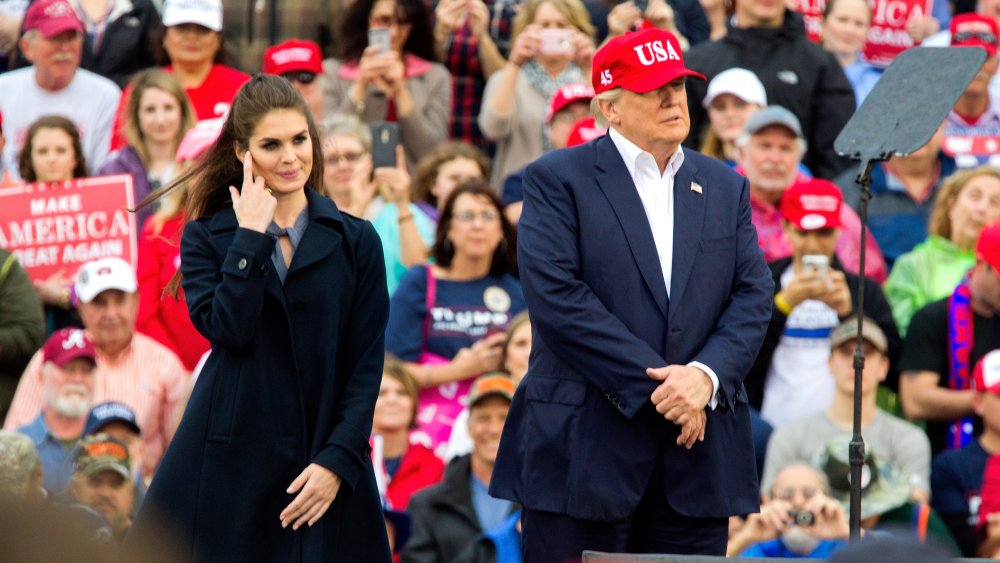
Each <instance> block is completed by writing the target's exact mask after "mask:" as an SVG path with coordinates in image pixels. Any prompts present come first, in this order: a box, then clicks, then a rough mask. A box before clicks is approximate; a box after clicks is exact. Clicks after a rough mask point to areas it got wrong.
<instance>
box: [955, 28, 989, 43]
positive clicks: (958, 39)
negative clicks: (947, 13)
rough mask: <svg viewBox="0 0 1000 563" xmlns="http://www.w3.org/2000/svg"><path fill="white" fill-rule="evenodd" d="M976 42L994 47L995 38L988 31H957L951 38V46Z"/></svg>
mask: <svg viewBox="0 0 1000 563" xmlns="http://www.w3.org/2000/svg"><path fill="white" fill-rule="evenodd" d="M973 40H974V41H978V42H979V43H983V44H985V45H996V44H997V36H996V35H993V34H992V33H990V32H989V31H959V32H958V33H956V34H955V35H952V36H951V42H952V44H958V43H965V42H967V41H973Z"/></svg>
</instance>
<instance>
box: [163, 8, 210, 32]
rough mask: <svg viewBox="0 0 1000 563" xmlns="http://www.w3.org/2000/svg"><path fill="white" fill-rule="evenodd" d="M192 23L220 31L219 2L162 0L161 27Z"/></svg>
mask: <svg viewBox="0 0 1000 563" xmlns="http://www.w3.org/2000/svg"><path fill="white" fill-rule="evenodd" d="M184 23H193V24H197V25H200V26H202V27H207V28H208V29H211V30H212V31H222V2H221V0H164V2H163V25H164V26H166V27H172V26H175V25H181V24H184Z"/></svg>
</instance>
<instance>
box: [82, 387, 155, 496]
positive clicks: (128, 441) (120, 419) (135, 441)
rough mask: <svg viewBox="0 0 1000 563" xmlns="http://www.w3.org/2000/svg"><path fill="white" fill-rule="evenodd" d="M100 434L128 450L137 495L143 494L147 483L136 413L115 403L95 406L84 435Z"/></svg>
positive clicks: (140, 432)
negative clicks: (121, 444) (144, 475)
mask: <svg viewBox="0 0 1000 563" xmlns="http://www.w3.org/2000/svg"><path fill="white" fill-rule="evenodd" d="M99 433H103V434H107V435H108V436H111V437H112V438H114V439H115V440H118V441H119V442H121V443H123V444H125V447H126V448H128V457H129V459H130V460H131V463H130V466H131V472H132V476H133V478H134V480H135V482H136V487H138V490H137V493H138V492H143V491H144V490H145V482H144V480H143V478H142V440H141V436H142V431H141V430H140V429H139V422H138V421H137V420H136V418H135V412H134V411H133V410H132V409H130V408H129V406H128V405H126V404H124V403H116V402H114V401H109V402H107V403H101V404H99V405H95V406H94V408H92V409H90V414H88V415H87V425H86V426H84V428H83V435H84V436H90V435H92V434H99Z"/></svg>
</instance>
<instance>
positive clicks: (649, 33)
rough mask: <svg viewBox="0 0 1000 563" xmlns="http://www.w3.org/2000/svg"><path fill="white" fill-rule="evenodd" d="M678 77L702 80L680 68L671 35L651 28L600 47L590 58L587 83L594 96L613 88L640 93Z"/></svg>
mask: <svg viewBox="0 0 1000 563" xmlns="http://www.w3.org/2000/svg"><path fill="white" fill-rule="evenodd" d="M682 76H694V77H696V78H700V79H702V80H704V79H705V77H704V75H702V74H699V73H697V72H695V71H693V70H688V69H687V68H685V67H684V56H683V54H682V51H681V46H680V43H679V42H678V41H677V38H676V37H674V34H672V33H670V32H669V31H664V30H662V29H656V28H652V29H644V30H642V31H637V32H635V33H626V34H624V35H619V36H618V37H615V38H614V39H612V40H611V41H608V42H607V43H606V44H605V45H604V46H603V47H601V49H600V50H598V51H597V53H596V54H595V55H594V64H593V70H592V71H591V82H592V83H593V85H594V92H595V93H597V94H600V93H602V92H607V91H608V90H611V89H613V88H624V89H626V90H628V91H630V92H636V93H638V94H643V93H645V92H649V91H652V90H656V89H657V88H659V87H661V86H663V85H664V84H666V83H668V82H671V81H673V80H674V79H677V78H680V77H682Z"/></svg>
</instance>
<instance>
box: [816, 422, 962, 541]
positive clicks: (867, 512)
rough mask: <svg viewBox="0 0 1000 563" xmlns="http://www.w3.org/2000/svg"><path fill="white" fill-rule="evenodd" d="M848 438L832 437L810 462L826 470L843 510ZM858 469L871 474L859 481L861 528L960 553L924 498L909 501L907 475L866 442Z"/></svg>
mask: <svg viewBox="0 0 1000 563" xmlns="http://www.w3.org/2000/svg"><path fill="white" fill-rule="evenodd" d="M849 441H850V437H849V436H845V437H838V438H834V439H833V440H831V441H830V442H829V443H828V444H827V445H826V447H825V448H824V449H823V451H822V452H821V453H820V454H819V455H817V456H816V457H815V458H813V466H814V467H816V468H817V469H819V470H820V471H823V472H824V473H825V474H826V479H827V482H829V483H830V495H831V496H832V497H833V498H835V499H837V500H839V501H840V503H841V505H843V507H844V510H845V511H846V510H848V509H849V507H850V498H851V477H850V475H851V466H850V461H849V459H848V443H849ZM861 472H862V475H865V474H867V475H869V476H870V477H869V478H868V479H866V480H863V482H862V485H861V529H862V530H864V531H865V532H868V533H871V532H885V533H890V534H894V535H899V536H900V537H905V538H912V539H916V540H917V541H919V542H920V543H925V544H928V545H931V546H934V547H937V548H940V549H942V550H944V551H945V552H947V553H949V554H950V555H951V556H953V557H957V556H958V555H959V553H960V552H959V549H958V545H957V544H956V543H955V539H954V538H953V537H951V533H950V532H949V531H948V527H947V526H946V525H945V523H944V522H943V521H942V520H941V517H940V516H938V514H937V512H935V511H934V509H933V508H931V507H930V505H929V504H927V503H926V502H920V501H912V500H911V497H910V495H911V493H912V488H911V487H910V484H909V482H908V480H907V478H906V476H905V475H904V474H902V473H901V472H900V471H899V470H898V469H897V468H896V467H894V466H892V465H890V464H889V463H887V462H885V461H883V460H882V458H880V457H879V455H878V453H877V452H875V451H874V448H871V447H868V444H866V445H865V459H864V466H863V467H862V468H861Z"/></svg>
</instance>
